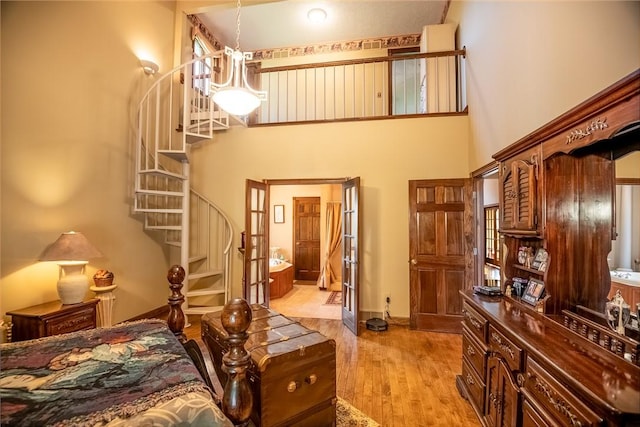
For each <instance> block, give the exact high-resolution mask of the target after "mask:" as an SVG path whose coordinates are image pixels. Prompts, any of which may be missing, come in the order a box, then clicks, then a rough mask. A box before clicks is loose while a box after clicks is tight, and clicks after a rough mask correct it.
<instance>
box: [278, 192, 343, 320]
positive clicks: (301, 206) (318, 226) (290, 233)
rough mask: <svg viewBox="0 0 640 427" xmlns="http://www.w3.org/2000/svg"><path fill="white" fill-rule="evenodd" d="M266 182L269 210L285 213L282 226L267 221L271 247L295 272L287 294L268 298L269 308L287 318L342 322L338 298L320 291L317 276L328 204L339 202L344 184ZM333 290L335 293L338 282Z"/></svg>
mask: <svg viewBox="0 0 640 427" xmlns="http://www.w3.org/2000/svg"><path fill="white" fill-rule="evenodd" d="M265 182H266V183H267V185H268V186H269V204H270V205H271V207H270V212H273V211H274V207H275V206H282V209H283V210H284V216H283V222H276V221H275V218H272V219H271V220H270V221H269V249H270V252H276V253H278V254H279V256H280V258H282V259H283V260H284V261H285V262H287V263H290V264H291V269H292V271H293V273H292V275H291V276H292V280H293V284H292V286H291V290H290V291H288V292H286V293H285V294H284V295H281V296H277V297H276V298H273V294H272V297H271V300H270V307H271V308H273V309H274V310H276V311H278V312H280V313H282V314H284V315H287V316H290V317H316V318H324V319H341V318H342V317H341V311H340V309H341V301H340V299H339V298H337V299H336V295H335V294H333V290H332V289H329V288H326V287H325V288H326V289H320V287H321V286H320V284H319V283H318V277H319V275H320V270H321V265H322V264H323V263H324V258H325V256H326V251H327V242H326V240H327V237H326V234H327V233H326V218H327V214H326V210H327V207H328V205H329V204H330V203H335V202H340V199H341V191H342V183H343V182H344V180H342V179H340V180H313V181H310V180H266V181H265ZM341 247H342V246H341V245H340V247H339V248H338V252H340V251H341ZM338 258H339V257H338ZM337 269H338V270H339V269H340V265H339V264H338V265H337ZM276 275H277V273H276ZM270 276H271V274H270ZM323 287H324V286H323ZM336 287H337V289H338V290H339V289H340V284H339V283H336ZM332 296H333V298H331V297H332Z"/></svg>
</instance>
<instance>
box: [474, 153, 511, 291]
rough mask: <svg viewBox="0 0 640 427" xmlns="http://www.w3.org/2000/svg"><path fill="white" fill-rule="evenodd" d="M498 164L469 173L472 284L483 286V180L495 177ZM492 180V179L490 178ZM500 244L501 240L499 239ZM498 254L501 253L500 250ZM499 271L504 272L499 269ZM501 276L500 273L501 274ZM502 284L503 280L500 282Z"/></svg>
mask: <svg viewBox="0 0 640 427" xmlns="http://www.w3.org/2000/svg"><path fill="white" fill-rule="evenodd" d="M499 167H500V164H499V163H498V162H497V161H495V160H494V161H492V162H491V163H487V164H486V165H484V166H482V167H480V168H478V169H476V170H475V171H473V172H471V179H472V180H473V182H472V186H473V230H474V232H473V253H472V260H470V261H471V262H472V263H473V279H474V281H475V283H474V284H478V285H482V284H484V261H485V247H484V243H485V232H484V226H485V224H484V199H485V197H484V180H485V179H489V178H488V177H489V176H492V175H494V174H495V175H496V178H495V179H497V174H498V171H499ZM491 179H493V178H491ZM501 242H502V239H501ZM500 253H501V254H502V253H503V250H502V248H500ZM501 261H502V260H501ZM501 271H504V270H503V269H501ZM501 274H502V273H501ZM501 283H504V280H501Z"/></svg>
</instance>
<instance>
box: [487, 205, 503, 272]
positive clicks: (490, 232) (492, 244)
mask: <svg viewBox="0 0 640 427" xmlns="http://www.w3.org/2000/svg"><path fill="white" fill-rule="evenodd" d="M498 221H499V212H498V206H497V205H495V206H485V208H484V230H485V263H487V264H492V265H495V266H499V265H500V236H499V235H498V228H499V225H500V224H499V222H498Z"/></svg>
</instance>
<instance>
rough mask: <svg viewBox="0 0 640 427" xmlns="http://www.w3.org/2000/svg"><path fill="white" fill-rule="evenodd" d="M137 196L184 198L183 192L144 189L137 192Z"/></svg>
mask: <svg viewBox="0 0 640 427" xmlns="http://www.w3.org/2000/svg"><path fill="white" fill-rule="evenodd" d="M136 194H140V195H146V194H148V195H150V196H174V197H182V196H184V193H183V192H181V191H164V190H144V189H138V190H136Z"/></svg>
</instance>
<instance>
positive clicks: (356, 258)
mask: <svg viewBox="0 0 640 427" xmlns="http://www.w3.org/2000/svg"><path fill="white" fill-rule="evenodd" d="M359 205H360V178H359V177H356V178H352V179H349V180H347V181H345V182H344V183H343V184H342V323H344V325H345V326H346V327H347V328H349V329H350V330H351V332H353V333H354V334H356V335H358V318H359V315H358V307H359V305H360V301H359V289H358V288H359V281H360V271H359V270H360V268H359V266H360V252H359V247H360V242H359V226H360V214H359V213H360V207H359Z"/></svg>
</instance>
